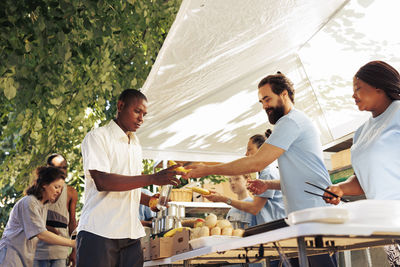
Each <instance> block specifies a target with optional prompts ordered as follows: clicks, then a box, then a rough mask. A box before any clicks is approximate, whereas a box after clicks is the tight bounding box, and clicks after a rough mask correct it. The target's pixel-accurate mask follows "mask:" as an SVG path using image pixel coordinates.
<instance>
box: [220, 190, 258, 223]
mask: <svg viewBox="0 0 400 267" xmlns="http://www.w3.org/2000/svg"><path fill="white" fill-rule="evenodd" d="M242 201H247V202H252V201H253V199H252V198H251V197H247V198H245V199H242ZM252 218H253V214H251V213H248V212H245V211H242V210H239V209H237V208H235V207H232V208H231V209H230V210H229V211H228V214H227V215H226V219H227V220H229V221H239V222H244V223H248V224H249V226H253V225H252V221H253V219H252Z"/></svg>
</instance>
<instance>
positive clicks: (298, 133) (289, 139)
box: [266, 108, 332, 214]
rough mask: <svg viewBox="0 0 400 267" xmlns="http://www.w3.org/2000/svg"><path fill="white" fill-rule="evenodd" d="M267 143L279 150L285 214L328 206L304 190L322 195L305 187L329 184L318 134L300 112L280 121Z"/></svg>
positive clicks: (314, 189)
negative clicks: (281, 150)
mask: <svg viewBox="0 0 400 267" xmlns="http://www.w3.org/2000/svg"><path fill="white" fill-rule="evenodd" d="M266 143H268V144H271V145H273V146H276V147H279V148H282V149H284V150H285V152H284V153H283V154H282V155H281V156H280V157H279V158H278V165H279V172H280V176H281V179H280V180H281V189H282V194H283V201H284V203H285V208H286V213H287V214H289V213H290V212H293V211H297V210H303V209H307V208H313V207H321V206H327V205H329V204H326V203H325V201H324V200H323V199H322V197H319V196H314V195H310V194H307V193H306V192H304V190H307V191H311V192H316V193H319V194H322V193H323V191H321V190H319V189H316V188H314V187H311V186H310V185H307V184H306V183H305V182H307V181H308V182H311V183H313V184H316V185H319V186H320V187H323V188H326V187H328V186H330V185H331V184H332V183H331V180H330V178H329V174H328V171H327V170H326V167H325V165H324V162H323V157H322V146H321V142H320V139H319V136H318V131H317V129H316V127H315V125H314V124H313V123H312V121H311V120H310V119H309V118H308V117H307V116H306V115H305V114H304V113H303V112H301V111H299V110H297V109H294V108H293V109H292V110H291V111H290V112H289V113H288V114H286V115H285V116H283V117H281V118H280V119H279V120H278V121H277V123H276V125H275V127H274V131H273V132H272V134H271V136H270V137H269V138H268V139H267V140H266Z"/></svg>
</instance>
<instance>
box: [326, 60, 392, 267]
mask: <svg viewBox="0 0 400 267" xmlns="http://www.w3.org/2000/svg"><path fill="white" fill-rule="evenodd" d="M353 92H354V93H353V98H354V100H355V104H356V105H357V106H358V109H359V110H360V111H369V112H371V114H372V117H371V118H370V119H369V120H367V121H366V122H365V123H364V124H363V125H361V126H360V127H359V128H358V129H357V131H356V132H355V133H354V138H353V145H352V147H351V163H352V167H353V169H354V175H353V176H351V177H350V178H349V179H347V180H346V181H344V182H342V183H339V184H337V185H332V186H330V187H329V188H328V190H330V191H331V192H334V193H335V194H337V195H338V196H339V198H333V199H326V202H328V203H332V204H338V203H339V202H340V197H341V196H343V195H362V194H365V196H366V198H367V199H383V200H385V199H386V200H400V157H399V152H400V75H399V72H398V71H397V70H396V69H394V68H393V67H392V66H390V65H389V64H387V63H385V62H383V61H372V62H369V63H367V64H366V65H364V66H362V67H361V68H360V69H359V70H358V72H357V73H356V75H355V76H354V78H353ZM325 194H326V195H327V193H325ZM385 250H386V252H387V254H388V258H389V261H390V264H391V265H392V266H400V246H399V244H395V245H391V246H386V247H385Z"/></svg>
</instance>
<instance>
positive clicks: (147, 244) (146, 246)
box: [141, 239, 151, 261]
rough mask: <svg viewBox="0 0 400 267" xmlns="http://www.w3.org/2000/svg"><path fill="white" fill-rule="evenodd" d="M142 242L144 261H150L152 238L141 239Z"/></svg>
mask: <svg viewBox="0 0 400 267" xmlns="http://www.w3.org/2000/svg"><path fill="white" fill-rule="evenodd" d="M141 243H142V251H143V259H144V261H149V260H151V251H150V248H151V246H150V240H147V241H145V240H143V239H142V240H141Z"/></svg>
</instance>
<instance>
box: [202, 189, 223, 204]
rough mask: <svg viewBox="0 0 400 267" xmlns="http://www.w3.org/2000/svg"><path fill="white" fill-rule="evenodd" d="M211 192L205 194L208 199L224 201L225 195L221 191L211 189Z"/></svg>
mask: <svg viewBox="0 0 400 267" xmlns="http://www.w3.org/2000/svg"><path fill="white" fill-rule="evenodd" d="M209 191H210V193H211V194H209V195H203V197H205V198H206V199H208V200H210V201H212V202H224V198H225V197H224V196H222V195H221V194H220V193H218V192H216V191H213V190H209Z"/></svg>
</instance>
